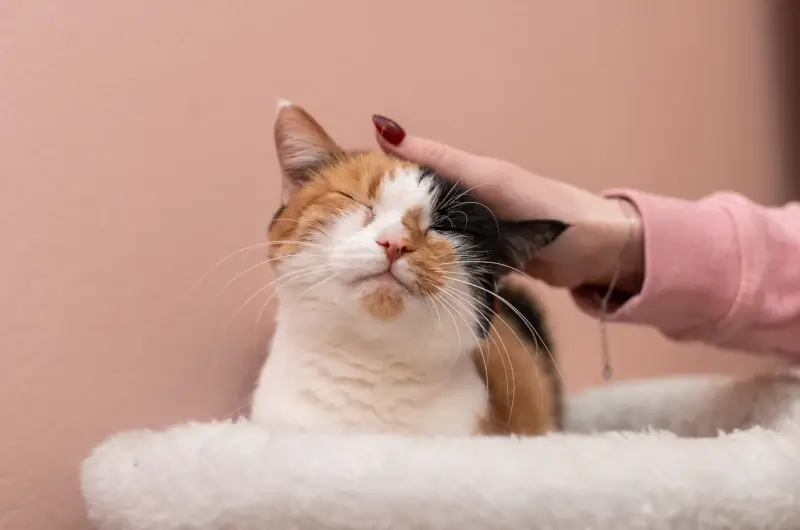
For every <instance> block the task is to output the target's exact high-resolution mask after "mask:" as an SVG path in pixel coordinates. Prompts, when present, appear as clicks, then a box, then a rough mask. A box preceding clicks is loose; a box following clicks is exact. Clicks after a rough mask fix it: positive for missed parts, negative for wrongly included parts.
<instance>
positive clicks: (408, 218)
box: [269, 104, 566, 334]
mask: <svg viewBox="0 0 800 530" xmlns="http://www.w3.org/2000/svg"><path fill="white" fill-rule="evenodd" d="M275 135H276V137H275V140H276V146H277V150H278V157H279V160H280V163H281V169H282V172H283V206H282V207H281V209H280V210H279V212H278V213H277V214H276V216H275V218H274V219H273V221H272V224H271V225H270V229H269V238H270V241H271V242H272V244H271V246H270V258H271V259H272V260H273V262H274V264H275V269H276V271H277V272H278V274H279V276H280V277H281V278H282V279H281V280H280V281H279V285H280V286H279V289H281V291H280V293H279V296H280V297H281V300H282V302H283V301H287V300H288V301H293V302H297V303H302V300H303V299H305V300H306V301H308V303H314V304H317V305H318V306H323V307H327V308H329V309H330V310H331V312H332V313H335V314H336V315H340V316H343V317H344V318H346V319H351V321H352V319H354V318H356V319H358V322H356V321H353V325H361V326H363V325H364V321H363V320H361V319H360V318H359V317H360V316H363V317H365V318H366V319H367V320H370V319H371V320H373V321H374V322H375V323H377V322H382V323H383V324H382V326H383V327H385V326H386V325H390V326H391V325H396V326H398V327H402V328H405V330H406V331H414V332H417V333H419V332H426V331H432V328H431V329H430V330H429V329H427V326H429V325H430V326H433V325H434V324H436V323H437V322H439V323H441V320H442V319H443V318H444V319H446V320H448V321H451V320H452V322H453V323H454V324H455V325H456V327H467V328H470V329H469V331H473V332H475V333H480V334H482V333H483V332H485V327H486V325H487V322H488V318H489V316H490V313H491V309H490V308H491V307H492V304H493V299H492V293H493V292H494V291H495V289H496V280H497V279H498V278H499V277H500V276H501V275H503V274H505V273H507V272H508V271H510V270H512V268H513V267H519V266H521V265H522V262H523V261H524V260H525V259H527V258H529V257H530V255H532V254H533V253H534V252H535V251H536V250H537V249H538V248H541V247H542V246H544V245H546V244H548V243H549V242H551V241H553V240H554V239H555V238H556V237H558V235H559V234H560V233H561V232H562V231H563V230H564V229H565V228H566V225H564V224H562V223H558V222H554V221H526V222H522V223H508V222H503V221H499V220H497V219H496V218H495V217H494V215H493V214H492V212H491V211H490V210H489V208H487V207H486V206H485V205H483V204H481V203H479V202H478V201H477V200H476V199H475V198H474V197H473V196H472V195H471V194H470V193H469V191H468V190H466V189H464V188H463V187H461V186H460V185H458V184H457V183H456V182H453V181H450V180H446V179H444V178H443V177H441V176H439V175H437V174H435V173H434V172H433V171H431V170H428V169H425V168H421V167H419V166H416V165H414V164H411V163H408V162H404V161H400V160H398V159H396V158H393V157H390V156H388V155H386V154H384V153H383V152H381V151H379V150H376V151H369V152H347V151H345V150H343V149H341V148H340V147H338V146H337V145H336V143H335V142H334V141H333V140H332V139H331V138H330V137H329V136H328V135H327V134H326V133H325V131H324V130H323V129H322V127H320V126H319V124H317V122H316V121H314V119H313V118H311V116H310V115H308V113H306V112H305V111H304V110H302V109H300V108H299V107H297V106H294V105H290V104H284V105H282V106H281V107H280V108H279V112H278V117H277V120H276V126H275ZM462 322H463V324H464V326H461V323H462ZM410 323H414V324H413V329H412V328H409V327H408V326H409V324H410ZM401 331H402V330H401ZM456 331H457V332H458V330H456Z"/></svg>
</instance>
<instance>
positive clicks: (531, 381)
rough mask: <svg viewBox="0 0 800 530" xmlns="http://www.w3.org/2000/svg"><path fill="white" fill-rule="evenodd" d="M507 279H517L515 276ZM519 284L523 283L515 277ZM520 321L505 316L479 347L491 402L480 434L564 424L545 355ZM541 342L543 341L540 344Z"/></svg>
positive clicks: (480, 368) (529, 431) (494, 323)
mask: <svg viewBox="0 0 800 530" xmlns="http://www.w3.org/2000/svg"><path fill="white" fill-rule="evenodd" d="M506 281H514V279H513V276H509V277H508V278H507V279H506ZM514 283H515V287H518V288H521V289H528V287H523V286H522V284H521V282H514ZM526 336H527V333H526V331H525V330H523V329H519V328H518V325H517V323H516V322H514V321H509V322H506V321H505V320H504V319H502V318H501V317H500V316H498V315H495V316H494V318H493V319H492V328H491V332H490V334H489V337H487V338H486V339H485V340H483V341H482V343H481V348H480V349H481V350H482V352H481V351H477V350H476V352H475V365H476V367H477V368H478V371H479V372H480V373H481V374H482V375H483V377H484V380H485V381H486V384H487V386H488V388H489V396H490V403H489V406H488V408H487V411H486V415H485V416H484V417H483V418H481V419H480V421H479V425H478V433H477V434H489V435H491V434H519V435H528V436H531V435H540V434H544V433H546V432H549V431H552V430H554V429H556V428H557V426H558V418H557V417H556V415H557V413H558V412H557V411H558V410H559V406H558V405H559V404H558V402H557V400H558V392H557V390H556V385H557V384H558V381H557V380H556V379H555V377H557V375H556V374H552V373H551V371H550V368H549V366H548V363H550V360H549V359H547V358H546V357H545V356H547V355H548V353H547V352H545V351H540V350H537V346H536V345H535V344H531V343H530V342H529V341H528V340H527V339H526ZM540 348H541V346H540Z"/></svg>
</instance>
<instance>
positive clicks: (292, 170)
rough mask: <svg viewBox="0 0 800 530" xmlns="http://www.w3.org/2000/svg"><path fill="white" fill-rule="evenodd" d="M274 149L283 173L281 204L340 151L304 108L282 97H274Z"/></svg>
mask: <svg viewBox="0 0 800 530" xmlns="http://www.w3.org/2000/svg"><path fill="white" fill-rule="evenodd" d="M275 149H276V150H277V153H278V162H279V163H280V166H281V173H282V175H283V182H282V188H281V199H282V202H283V204H286V203H287V202H288V201H289V199H291V197H292V195H294V193H295V192H296V191H297V190H298V189H300V188H301V187H302V186H303V185H304V184H305V183H306V182H308V180H309V178H310V177H311V175H312V174H313V172H314V171H315V170H317V169H319V168H320V167H321V166H323V165H325V164H326V163H328V162H329V161H330V160H331V159H333V158H334V157H335V156H337V155H338V154H340V153H341V152H342V150H341V148H340V147H339V146H338V145H336V142H334V141H333V139H332V138H331V137H330V136H328V133H326V132H325V129H323V128H322V126H321V125H320V124H319V123H317V121H316V120H315V119H314V118H312V117H311V115H310V114H309V113H308V112H306V111H305V110H304V109H302V108H301V107H298V106H297V105H295V104H293V103H291V102H290V101H286V100H280V101H278V114H277V116H276V117H275Z"/></svg>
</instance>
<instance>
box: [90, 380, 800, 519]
mask: <svg viewBox="0 0 800 530" xmlns="http://www.w3.org/2000/svg"><path fill="white" fill-rule="evenodd" d="M568 409H569V414H568V419H567V425H566V429H567V431H568V433H564V434H557V435H551V436H546V437H541V438H527V439H521V438H459V439H446V438H435V439H434V438H414V437H394V436H378V435H364V436H352V437H334V436H321V435H299V434H288V433H280V432H267V431H266V430H264V429H262V428H260V427H258V426H255V425H251V424H248V423H245V422H239V423H210V424H197V423H193V424H187V425H180V426H176V427H173V428H171V429H168V430H166V431H163V432H152V431H134V432H130V433H126V434H122V435H118V436H115V437H112V438H111V439H109V440H107V441H105V442H104V443H103V444H101V445H100V446H99V447H97V448H96V449H95V450H94V451H93V453H92V454H91V455H90V456H89V457H88V458H87V459H86V461H85V462H84V464H83V469H82V490H83V495H84V499H85V502H86V506H87V509H88V514H89V517H90V519H91V520H92V522H93V523H94V524H95V525H96V527H97V528H98V529H100V530H178V529H181V530H194V529H197V530H200V529H204V530H233V529H236V530H256V529H258V530H262V529H276V530H292V529H297V530H323V529H325V530H334V529H336V530H356V529H358V530H362V529H363V530H367V529H370V530H373V529H389V528H391V529H398V530H401V529H408V530H412V529H413V530H423V529H425V530H434V529H436V530H439V529H464V530H480V529H491V530H518V529H528V528H530V529H594V530H602V529H609V530H611V529H613V530H625V529H700V530H706V529H720V530H722V529H725V530H735V529H753V530H756V529H757V530H766V529H787V530H790V529H791V530H797V529H798V528H800V425H799V424H798V420H799V419H800V378H798V377H797V376H796V375H795V374H792V373H785V374H780V375H773V376H764V377H759V378H755V379H751V380H747V381H732V380H729V379H725V378H705V377H701V378H685V379H665V380H655V381H646V382H638V383H626V384H617V385H613V386H609V387H605V388H601V389H596V390H591V391H588V392H586V393H584V394H583V395H581V396H579V397H577V398H574V399H573V400H572V401H571V402H570V404H569V406H568ZM634 431H638V432H634Z"/></svg>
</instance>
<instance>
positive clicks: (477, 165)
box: [372, 115, 497, 186]
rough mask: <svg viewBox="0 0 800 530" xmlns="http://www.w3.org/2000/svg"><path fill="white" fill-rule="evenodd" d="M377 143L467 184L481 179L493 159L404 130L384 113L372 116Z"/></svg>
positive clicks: (385, 149) (391, 151)
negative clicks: (409, 133)
mask: <svg viewBox="0 0 800 530" xmlns="http://www.w3.org/2000/svg"><path fill="white" fill-rule="evenodd" d="M372 122H373V124H374V125H375V131H376V139H377V141H378V145H380V147H381V149H383V150H384V151H385V152H387V153H389V154H391V155H394V156H396V157H398V158H402V159H404V160H408V161H409V162H414V163H416V164H420V165H423V166H429V167H431V168H433V169H434V170H436V171H437V172H438V173H442V174H444V175H447V176H449V177H451V178H459V179H461V180H462V181H463V182H464V183H465V184H467V185H468V186H472V185H475V184H481V183H485V182H486V179H487V177H489V176H492V175H496V173H497V172H496V171H492V168H491V166H492V163H493V161H492V160H491V159H488V158H484V157H482V156H478V155H473V154H470V153H467V152H464V151H461V150H459V149H456V148H455V147H451V146H449V145H446V144H443V143H440V142H435V141H433V140H428V139H426V138H421V137H419V136H412V135H408V134H406V132H405V131H404V130H403V128H402V127H400V125H398V124H397V122H395V121H394V120H390V119H389V118H386V117H384V116H379V115H375V116H373V117H372Z"/></svg>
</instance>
